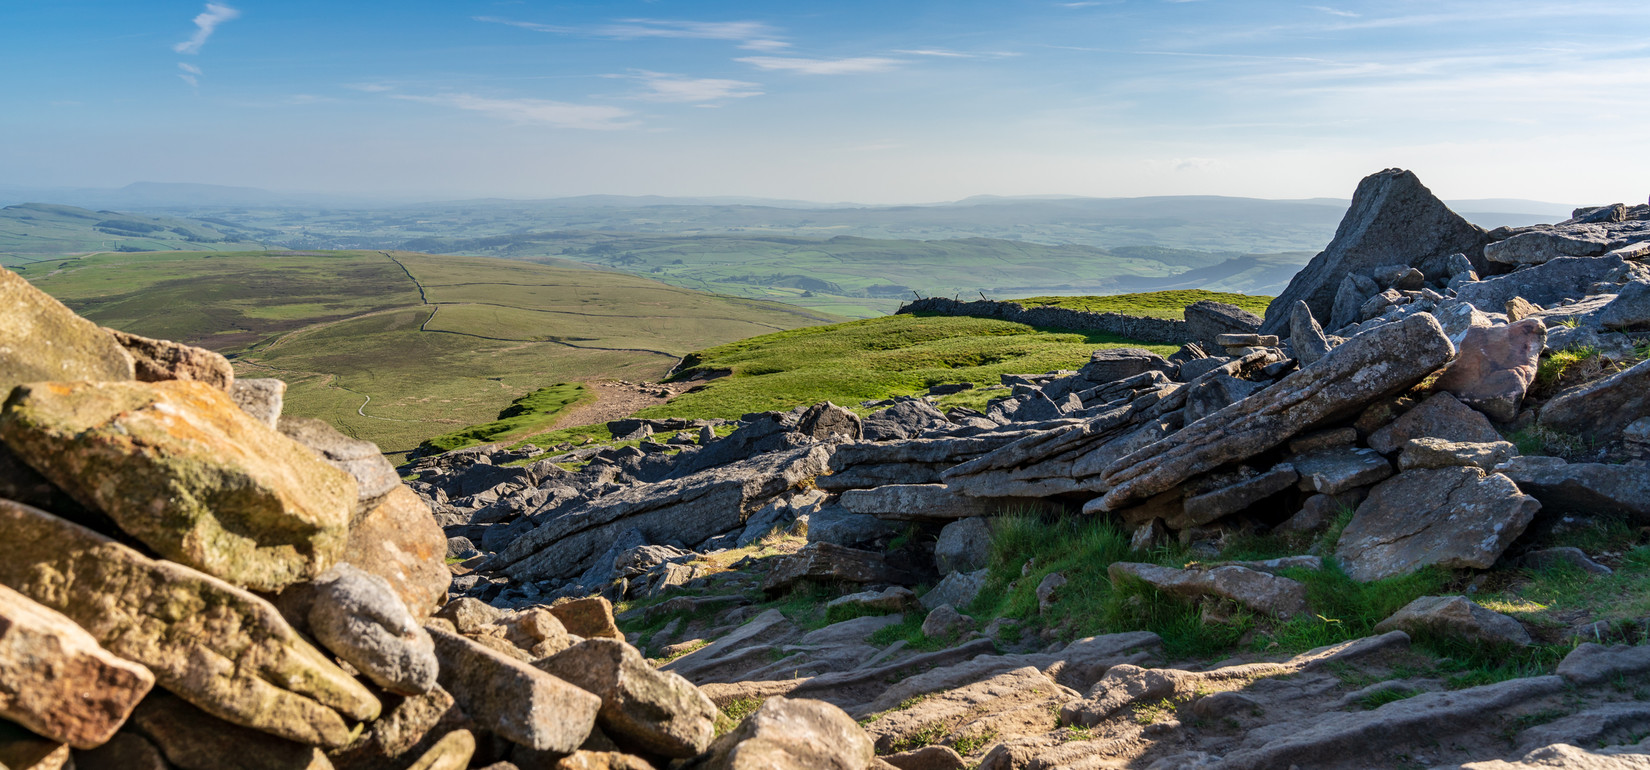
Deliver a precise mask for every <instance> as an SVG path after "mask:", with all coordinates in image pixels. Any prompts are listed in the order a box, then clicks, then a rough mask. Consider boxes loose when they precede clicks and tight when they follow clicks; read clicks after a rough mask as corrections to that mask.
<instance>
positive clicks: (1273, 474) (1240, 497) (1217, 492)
mask: <svg viewBox="0 0 1650 770" xmlns="http://www.w3.org/2000/svg"><path fill="white" fill-rule="evenodd" d="M1299 478H1300V474H1299V473H1297V472H1296V471H1295V466H1293V465H1290V464H1288V463H1284V464H1281V465H1277V466H1274V467H1273V468H1272V469H1271V470H1269V471H1266V472H1264V473H1254V474H1253V475H1249V476H1245V477H1242V478H1239V479H1236V480H1234V481H1232V483H1229V484H1224V485H1221V486H1218V487H1216V488H1214V489H1210V490H1208V491H1203V490H1201V489H1199V490H1196V491H1195V494H1190V495H1189V496H1188V497H1187V498H1186V499H1185V501H1184V502H1183V503H1182V505H1181V515H1180V516H1174V517H1171V518H1170V519H1169V520H1168V521H1167V524H1168V525H1169V526H1170V527H1173V528H1175V529H1186V528H1188V527H1201V526H1203V525H1204V524H1208V523H1209V522H1212V521H1215V520H1217V519H1220V518H1221V517H1223V516H1228V515H1230V514H1234V513H1237V512H1238V511H1241V510H1243V509H1245V508H1248V507H1249V506H1251V505H1254V504H1255V503H1258V502H1260V501H1261V500H1264V499H1266V498H1268V497H1271V496H1272V495H1275V494H1277V493H1279V492H1282V491H1283V490H1285V489H1288V488H1289V487H1291V486H1293V485H1294V484H1295V482H1296V480H1298V479H1299Z"/></svg>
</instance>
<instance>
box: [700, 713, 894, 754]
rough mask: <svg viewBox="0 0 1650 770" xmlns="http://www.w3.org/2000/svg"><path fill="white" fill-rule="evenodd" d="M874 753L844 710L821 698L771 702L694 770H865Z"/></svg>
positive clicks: (719, 741)
mask: <svg viewBox="0 0 1650 770" xmlns="http://www.w3.org/2000/svg"><path fill="white" fill-rule="evenodd" d="M875 756H876V750H875V749H874V748H873V746H872V744H871V739H870V737H868V736H866V734H865V731H864V730H861V729H860V727H859V725H858V724H857V723H855V722H854V718H853V717H850V716H848V715H847V714H846V713H845V712H843V710H842V709H839V708H837V707H836V706H832V705H831V704H829V703H826V702H824V701H818V700H806V699H801V698H777V697H776V698H769V699H768V700H767V701H766V702H765V703H763V704H762V707H761V708H758V709H757V710H756V711H755V712H754V713H752V714H751V715H750V716H748V717H746V718H745V721H743V722H741V723H740V724H739V726H738V727H737V728H734V730H733V731H732V732H730V733H728V734H727V735H724V736H722V737H721V738H720V739H719V740H717V741H716V744H715V746H713V747H712V750H711V753H710V754H709V755H708V756H706V757H704V758H702V759H701V760H700V761H698V762H696V763H694V764H692V765H690V767H693V768H695V769H696V770H866V768H868V767H870V766H871V762H872V760H873V759H874V758H875Z"/></svg>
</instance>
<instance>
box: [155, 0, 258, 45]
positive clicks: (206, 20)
mask: <svg viewBox="0 0 1650 770" xmlns="http://www.w3.org/2000/svg"><path fill="white" fill-rule="evenodd" d="M240 15H241V12H240V11H237V10H235V9H234V8H230V7H229V6H227V5H219V4H218V3H207V4H206V10H205V11H202V12H201V13H200V15H198V16H196V17H195V34H194V36H192V37H190V38H189V39H188V40H185V41H183V42H181V43H178V44H177V45H175V46H172V50H174V51H177V52H178V53H187V54H196V53H200V52H201V46H204V45H206V39H207V38H209V37H211V36H212V32H213V31H215V30H216V29H217V28H218V25H219V24H222V23H224V22H226V21H229V20H231V19H235V18H239V17H240Z"/></svg>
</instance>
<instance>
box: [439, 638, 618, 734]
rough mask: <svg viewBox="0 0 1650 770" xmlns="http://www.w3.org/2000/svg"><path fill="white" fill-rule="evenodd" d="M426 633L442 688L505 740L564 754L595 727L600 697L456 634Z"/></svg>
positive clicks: (600, 703) (467, 711) (465, 709)
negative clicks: (433, 647) (438, 664)
mask: <svg viewBox="0 0 1650 770" xmlns="http://www.w3.org/2000/svg"><path fill="white" fill-rule="evenodd" d="M426 630H428V631H429V634H430V638H431V639H433V640H434V641H435V654H436V657H437V658H438V659H439V660H440V662H441V674H440V680H441V687H442V689H444V690H446V691H447V692H450V693H452V695H453V698H454V699H455V700H457V701H458V705H459V706H460V707H461V708H463V709H464V711H465V713H467V714H469V715H470V716H471V717H472V718H474V719H475V720H476V721H477V722H478V723H479V724H483V725H486V726H487V727H488V729H490V730H492V731H493V732H495V733H497V734H498V735H500V736H502V737H503V738H504V739H505V740H508V741H510V742H512V743H518V744H521V745H523V746H527V747H529V748H533V749H537V750H540V751H555V752H560V753H563V754H567V753H571V752H572V751H573V750H574V749H577V748H578V747H579V745H580V744H582V743H584V739H585V738H586V737H588V736H589V735H590V730H591V729H592V728H594V727H595V726H596V712H597V711H598V710H599V709H600V708H601V705H602V701H601V698H598V697H596V696H595V695H592V694H590V693H588V692H585V691H584V690H581V689H579V688H577V687H574V686H573V685H571V684H568V683H567V682H564V681H562V680H560V679H557V678H556V677H554V676H551V675H549V674H547V673H544V672H543V671H540V670H538V669H536V668H533V667H532V666H529V665H527V664H526V663H522V662H521V661H518V660H515V659H513V658H509V657H506V656H504V655H503V654H501V653H498V652H494V651H493V650H490V649H488V648H486V647H483V646H481V645H480V644H477V643H476V642H474V641H471V640H470V639H467V638H465V637H462V636H459V635H458V634H455V633H452V632H450V631H445V630H442V629H440V628H437V627H435V626H433V625H432V626H427V627H426Z"/></svg>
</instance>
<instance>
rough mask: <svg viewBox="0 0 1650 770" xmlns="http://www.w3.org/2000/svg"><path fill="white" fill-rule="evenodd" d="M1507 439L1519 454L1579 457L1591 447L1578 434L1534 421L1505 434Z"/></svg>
mask: <svg viewBox="0 0 1650 770" xmlns="http://www.w3.org/2000/svg"><path fill="white" fill-rule="evenodd" d="M1507 440H1508V441H1511V442H1512V443H1513V444H1514V445H1515V446H1517V447H1518V453H1519V454H1521V455H1547V456H1551V457H1565V458H1579V457H1581V456H1582V455H1584V454H1586V453H1587V452H1589V451H1590V450H1591V449H1592V448H1593V446H1592V444H1591V443H1590V442H1588V441H1587V440H1586V439H1584V438H1582V437H1580V436H1573V435H1571V434H1568V433H1563V432H1561V431H1556V430H1553V429H1551V428H1548V427H1546V426H1544V425H1540V424H1535V423H1532V424H1531V425H1529V426H1528V427H1524V428H1520V429H1518V430H1516V431H1513V432H1512V433H1509V434H1507Z"/></svg>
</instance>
